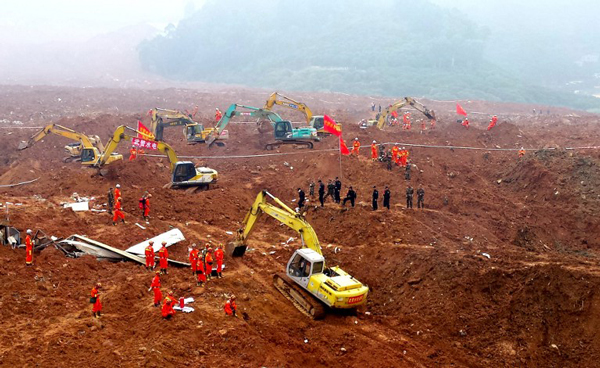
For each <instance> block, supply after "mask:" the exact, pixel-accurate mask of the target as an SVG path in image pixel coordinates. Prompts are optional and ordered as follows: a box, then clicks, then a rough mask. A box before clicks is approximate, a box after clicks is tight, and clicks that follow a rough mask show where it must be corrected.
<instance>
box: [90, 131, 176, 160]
mask: <svg viewBox="0 0 600 368" xmlns="http://www.w3.org/2000/svg"><path fill="white" fill-rule="evenodd" d="M138 134H142V135H143V133H141V132H139V131H138V130H136V129H133V128H130V127H127V126H124V125H121V126H120V127H118V128H117V129H116V130H115V132H114V133H113V135H112V137H111V138H110V140H109V141H108V143H107V144H106V150H104V152H102V154H101V155H100V158H99V160H98V162H97V163H96V164H95V166H98V167H102V166H103V165H104V164H105V163H106V162H107V161H108V159H109V157H110V156H111V154H112V153H113V152H114V151H115V149H116V148H117V146H118V145H119V143H120V142H121V141H122V140H128V141H130V140H131V139H133V138H136V137H137V136H138ZM153 143H156V148H157V149H158V150H159V151H160V152H162V153H164V154H165V155H167V158H168V159H169V162H170V164H171V172H173V170H174V169H175V164H176V163H177V162H178V161H179V159H178V158H177V154H176V153H175V151H174V150H173V148H172V147H171V146H169V145H168V144H167V143H165V142H153Z"/></svg>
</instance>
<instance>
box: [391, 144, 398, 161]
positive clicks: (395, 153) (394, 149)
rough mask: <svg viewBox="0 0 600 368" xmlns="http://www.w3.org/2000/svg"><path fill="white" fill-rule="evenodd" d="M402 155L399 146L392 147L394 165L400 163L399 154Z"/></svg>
mask: <svg viewBox="0 0 600 368" xmlns="http://www.w3.org/2000/svg"><path fill="white" fill-rule="evenodd" d="M399 153H400V149H399V148H398V145H397V144H394V147H392V161H394V163H396V164H397V163H398V154H399Z"/></svg>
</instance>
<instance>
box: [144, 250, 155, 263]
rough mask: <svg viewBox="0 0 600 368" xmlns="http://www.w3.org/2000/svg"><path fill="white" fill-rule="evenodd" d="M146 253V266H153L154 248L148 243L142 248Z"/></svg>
mask: <svg viewBox="0 0 600 368" xmlns="http://www.w3.org/2000/svg"><path fill="white" fill-rule="evenodd" d="M144 252H145V253H146V267H148V268H150V267H152V268H154V248H152V246H151V245H148V246H147V247H146V249H145V250H144Z"/></svg>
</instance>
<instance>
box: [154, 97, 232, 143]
mask: <svg viewBox="0 0 600 368" xmlns="http://www.w3.org/2000/svg"><path fill="white" fill-rule="evenodd" d="M150 115H151V122H150V132H151V133H152V135H153V136H154V139H155V140H157V141H162V140H163V130H164V128H165V127H174V126H184V128H183V135H184V136H185V139H186V140H187V142H188V143H189V144H195V143H206V141H207V139H208V138H209V136H211V135H212V134H211V133H213V131H215V130H216V128H204V126H203V125H202V124H200V123H197V122H195V121H193V120H192V118H191V117H190V116H189V115H186V114H184V113H182V112H180V111H177V110H168V109H161V108H158V107H157V108H154V109H152V110H150ZM219 133H220V134H219V136H218V137H217V139H214V140H212V141H211V142H210V143H212V142H213V141H215V144H216V145H218V146H223V145H224V144H223V142H220V141H222V140H226V139H228V138H229V134H228V132H227V131H220V132H219Z"/></svg>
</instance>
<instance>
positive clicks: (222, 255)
mask: <svg viewBox="0 0 600 368" xmlns="http://www.w3.org/2000/svg"><path fill="white" fill-rule="evenodd" d="M223 258H225V253H224V252H223V247H222V246H218V247H217V250H215V260H216V261H217V277H219V278H223V274H221V272H222V271H223Z"/></svg>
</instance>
